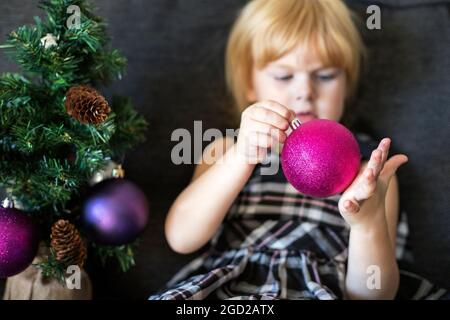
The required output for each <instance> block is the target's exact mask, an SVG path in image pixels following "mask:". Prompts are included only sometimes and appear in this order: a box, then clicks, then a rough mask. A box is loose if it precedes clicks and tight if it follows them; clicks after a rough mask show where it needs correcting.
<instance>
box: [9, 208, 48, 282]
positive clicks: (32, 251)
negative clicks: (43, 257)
mask: <svg viewBox="0 0 450 320" xmlns="http://www.w3.org/2000/svg"><path fill="white" fill-rule="evenodd" d="M38 245H39V231H38V229H37V227H36V225H34V223H33V222H32V221H31V219H30V218H29V217H28V216H26V215H25V214H23V213H22V212H21V211H19V210H17V209H14V208H3V207H0V278H7V277H11V276H13V275H15V274H17V273H19V272H21V271H23V270H25V269H26V268H27V267H28V266H29V265H30V264H31V262H32V261H33V258H34V257H35V255H36V253H37V250H38Z"/></svg>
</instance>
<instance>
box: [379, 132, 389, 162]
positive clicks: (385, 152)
mask: <svg viewBox="0 0 450 320" xmlns="http://www.w3.org/2000/svg"><path fill="white" fill-rule="evenodd" d="M390 147H391V139H389V138H384V139H383V140H381V142H380V145H379V146H378V148H379V149H381V151H382V152H383V157H382V159H381V161H382V162H383V164H384V163H385V162H386V160H387V158H388V155H389V148H390Z"/></svg>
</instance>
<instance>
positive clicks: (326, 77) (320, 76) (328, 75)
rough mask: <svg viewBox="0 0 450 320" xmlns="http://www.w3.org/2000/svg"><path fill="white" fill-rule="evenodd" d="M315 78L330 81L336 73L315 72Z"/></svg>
mask: <svg viewBox="0 0 450 320" xmlns="http://www.w3.org/2000/svg"><path fill="white" fill-rule="evenodd" d="M316 78H317V80H319V81H324V82H326V81H330V80H333V79H334V78H336V74H335V73H323V74H317V75H316Z"/></svg>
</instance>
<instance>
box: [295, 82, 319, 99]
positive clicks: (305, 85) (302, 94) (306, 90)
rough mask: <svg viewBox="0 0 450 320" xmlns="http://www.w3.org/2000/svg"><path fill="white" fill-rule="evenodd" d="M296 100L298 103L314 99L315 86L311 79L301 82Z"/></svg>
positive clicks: (296, 90)
mask: <svg viewBox="0 0 450 320" xmlns="http://www.w3.org/2000/svg"><path fill="white" fill-rule="evenodd" d="M294 95H295V100H297V101H310V100H312V99H313V97H314V86H313V83H312V81H311V79H309V77H308V78H305V79H301V80H299V82H298V84H297V86H296V88H295V93H294Z"/></svg>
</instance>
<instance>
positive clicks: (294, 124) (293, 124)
mask: <svg viewBox="0 0 450 320" xmlns="http://www.w3.org/2000/svg"><path fill="white" fill-rule="evenodd" d="M301 125H302V123H301V122H300V120H299V119H297V118H295V119H294V120H292V121H291V124H290V126H291V128H292V130H295V129H297V128H298V127H300V126H301Z"/></svg>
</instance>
